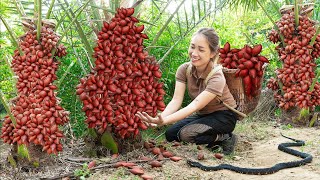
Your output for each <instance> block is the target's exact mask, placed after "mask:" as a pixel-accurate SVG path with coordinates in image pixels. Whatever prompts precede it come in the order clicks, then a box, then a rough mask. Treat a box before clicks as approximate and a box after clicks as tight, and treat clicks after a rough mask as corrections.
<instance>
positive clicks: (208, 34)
mask: <svg viewBox="0 0 320 180" xmlns="http://www.w3.org/2000/svg"><path fill="white" fill-rule="evenodd" d="M218 49H219V37H218V35H217V33H216V32H215V31H214V29H212V28H201V29H200V30H198V31H197V32H196V33H195V34H194V35H193V37H192V39H191V43H190V47H189V52H188V53H189V57H190V62H187V63H184V64H182V65H180V67H179V68H178V70H177V72H176V84H175V91H174V95H173V98H172V100H171V101H170V103H169V104H168V105H167V106H166V108H165V110H164V111H163V112H162V113H161V114H159V115H158V116H156V117H151V116H149V115H148V114H147V113H145V112H137V114H136V115H137V116H138V117H139V118H140V119H141V120H142V121H144V122H146V123H149V124H150V125H152V124H154V125H158V126H161V125H167V124H173V123H175V124H174V125H172V126H171V127H169V128H168V129H167V131H166V134H165V135H166V139H167V140H168V141H184V142H192V143H196V144H208V146H207V147H209V148H213V147H216V146H215V145H220V146H221V147H222V149H223V153H224V154H226V155H228V154H231V153H232V152H233V151H234V146H235V144H236V141H237V138H236V136H235V135H234V134H232V131H233V130H234V128H235V125H236V122H237V119H238V118H237V115H236V114H235V113H234V112H232V111H231V110H229V109H228V108H227V107H225V106H224V105H223V104H222V103H221V101H223V102H225V103H227V104H228V105H230V106H232V107H234V108H235V107H236V102H235V100H234V98H233V96H232V94H231V93H230V91H229V89H228V86H227V84H226V79H225V77H224V75H223V72H222V70H221V69H220V70H218V71H217V72H215V73H214V74H213V75H212V76H211V77H210V78H209V79H208V81H207V83H205V79H206V77H207V75H208V74H209V73H210V71H211V70H212V69H213V68H214V67H216V66H217V65H218V64H217V63H218V62H217V61H218V57H219V52H218ZM188 66H192V67H191V72H190V74H188V73H187V69H188ZM186 88H188V92H189V96H190V97H191V99H192V100H193V101H192V102H191V103H190V104H189V105H188V106H186V107H184V108H182V109H180V107H181V105H182V101H183V97H184V93H185V90H186ZM216 97H219V99H220V100H221V101H220V100H219V99H218V98H216Z"/></svg>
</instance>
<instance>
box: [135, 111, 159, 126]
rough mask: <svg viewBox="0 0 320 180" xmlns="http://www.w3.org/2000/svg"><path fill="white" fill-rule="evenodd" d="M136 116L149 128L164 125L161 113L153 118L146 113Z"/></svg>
mask: <svg viewBox="0 0 320 180" xmlns="http://www.w3.org/2000/svg"><path fill="white" fill-rule="evenodd" d="M136 116H138V117H139V118H140V119H141V121H143V122H144V123H145V124H146V125H147V126H151V127H156V126H161V125H164V122H163V118H162V116H161V114H160V113H159V114H158V115H157V116H156V117H151V116H149V114H147V113H146V112H137V114H136Z"/></svg>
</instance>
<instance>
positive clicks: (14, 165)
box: [8, 155, 17, 168]
mask: <svg viewBox="0 0 320 180" xmlns="http://www.w3.org/2000/svg"><path fill="white" fill-rule="evenodd" d="M8 161H9V163H10V165H11V166H12V167H14V168H16V167H17V162H16V160H14V158H13V157H12V155H9V156H8Z"/></svg>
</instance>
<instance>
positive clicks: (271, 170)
mask: <svg viewBox="0 0 320 180" xmlns="http://www.w3.org/2000/svg"><path fill="white" fill-rule="evenodd" d="M281 135H282V136H283V137H285V138H288V139H291V140H293V141H294V142H295V143H281V144H279V146H278V149H279V150H280V151H283V152H285V153H288V154H291V155H294V156H297V157H301V158H303V159H302V160H299V161H290V162H284V163H278V164H276V165H274V166H272V167H269V168H242V167H237V166H233V165H230V164H220V165H218V166H205V165H202V164H201V163H199V162H196V161H192V160H187V163H188V164H189V165H190V166H192V167H197V168H200V169H201V170H204V171H218V170H222V169H228V170H231V171H235V172H238V173H242V174H255V175H265V174H273V173H275V172H278V171H279V170H281V169H285V168H292V167H298V166H302V165H305V164H307V163H310V162H311V161H312V158H313V157H312V155H310V154H307V153H303V152H300V151H297V150H294V149H290V148H288V147H293V146H303V145H305V143H304V141H302V140H297V139H293V138H290V137H287V136H284V135H283V134H281Z"/></svg>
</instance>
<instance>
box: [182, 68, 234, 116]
mask: <svg viewBox="0 0 320 180" xmlns="http://www.w3.org/2000/svg"><path fill="white" fill-rule="evenodd" d="M189 65H190V66H191V64H190V63H189V62H186V63H184V64H182V65H180V66H179V68H178V70H177V72H176V81H179V82H182V83H186V84H187V89H188V94H189V96H190V98H191V99H192V100H194V99H195V98H196V97H197V96H198V95H199V94H200V93H201V92H203V91H208V92H211V93H213V94H215V95H217V96H218V97H220V99H221V100H222V101H223V102H225V103H226V104H228V105H230V106H231V107H234V108H236V106H237V105H236V101H235V100H234V98H233V96H232V94H231V93H230V91H229V88H228V86H227V83H226V79H225V77H224V74H223V72H222V70H218V71H217V72H215V73H214V74H213V75H212V76H211V77H210V78H209V80H208V83H207V85H205V83H204V81H205V79H206V77H207V76H208V74H209V73H210V72H211V70H212V68H213V63H211V62H210V63H209V64H208V66H207V68H206V69H205V71H204V73H203V74H202V75H201V77H198V75H197V71H196V68H195V67H194V66H193V67H192V69H191V75H187V68H188V66H189ZM187 82H188V83H187ZM219 110H228V108H227V107H226V106H224V105H223V104H222V103H220V102H219V101H218V100H217V98H214V99H213V100H212V101H211V102H209V103H208V104H207V105H206V106H205V107H204V108H202V109H201V110H199V112H198V113H199V114H209V113H212V112H214V111H219Z"/></svg>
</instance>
